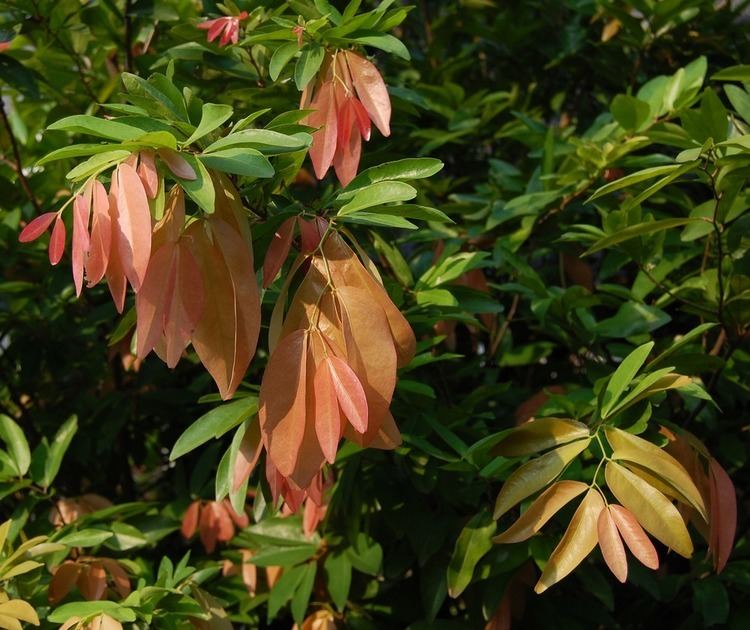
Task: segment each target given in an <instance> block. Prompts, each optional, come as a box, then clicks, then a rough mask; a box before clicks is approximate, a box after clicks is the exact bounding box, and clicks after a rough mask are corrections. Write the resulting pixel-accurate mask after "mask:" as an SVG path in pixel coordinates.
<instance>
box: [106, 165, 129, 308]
mask: <svg viewBox="0 0 750 630" xmlns="http://www.w3.org/2000/svg"><path fill="white" fill-rule="evenodd" d="M117 197H118V194H117V177H115V176H113V177H112V182H111V184H110V187H109V198H108V199H109V223H110V226H111V227H112V235H111V238H110V250H109V260H108V262H107V270H106V273H105V275H106V276H107V285H108V286H109V292H110V293H111V295H112V301H113V302H114V303H115V308H117V312H118V313H122V310H123V308H124V307H125V291H126V290H127V279H126V278H125V271H124V270H123V268H122V263H121V262H120V248H119V241H120V226H119V224H118V222H117V215H118V211H117Z"/></svg>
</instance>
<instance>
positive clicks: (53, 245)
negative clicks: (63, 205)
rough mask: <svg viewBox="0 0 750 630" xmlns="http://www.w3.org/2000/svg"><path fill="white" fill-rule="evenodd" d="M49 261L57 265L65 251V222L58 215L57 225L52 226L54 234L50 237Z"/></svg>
mask: <svg viewBox="0 0 750 630" xmlns="http://www.w3.org/2000/svg"><path fill="white" fill-rule="evenodd" d="M47 251H48V253H49V261H50V264H52V265H56V264H57V263H59V262H60V259H61V258H62V255H63V252H64V251H65V223H63V220H62V217H61V216H60V215H58V216H57V219H56V220H55V227H53V228H52V236H51V237H50V239H49V248H48V250H47Z"/></svg>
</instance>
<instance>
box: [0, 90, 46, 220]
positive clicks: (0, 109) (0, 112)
mask: <svg viewBox="0 0 750 630" xmlns="http://www.w3.org/2000/svg"><path fill="white" fill-rule="evenodd" d="M0 116H1V117H2V119H3V125H4V126H5V130H6V131H7V132H8V138H9V139H10V147H11V150H12V151H13V158H14V159H15V161H16V163H15V169H16V173H18V181H19V182H20V183H21V188H23V190H24V192H25V193H26V196H27V197H28V198H29V201H30V202H31V205H32V206H34V210H36V212H37V214H39V212H41V209H42V208H41V206H40V205H39V202H38V201H37V200H36V197H35V196H34V192H33V191H32V190H31V186H30V185H29V180H27V179H26V175H24V174H23V162H22V161H21V152H20V151H19V150H18V143H17V142H16V137H15V136H14V135H13V129H11V126H10V120H8V116H7V114H6V113H5V102H4V101H3V99H2V97H1V96H0Z"/></svg>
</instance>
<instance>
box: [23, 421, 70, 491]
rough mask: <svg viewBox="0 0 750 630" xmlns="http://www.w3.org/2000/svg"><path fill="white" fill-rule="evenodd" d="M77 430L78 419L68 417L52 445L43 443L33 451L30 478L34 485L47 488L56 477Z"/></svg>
mask: <svg viewBox="0 0 750 630" xmlns="http://www.w3.org/2000/svg"><path fill="white" fill-rule="evenodd" d="M77 430H78V418H77V417H76V416H70V418H68V419H67V420H66V421H65V422H64V423H63V425H62V426H61V427H60V428H59V429H58V430H57V433H56V434H55V437H54V439H53V440H52V444H47V442H46V441H43V442H42V443H41V444H40V445H39V446H37V448H35V449H34V453H33V455H32V457H31V478H32V479H33V480H34V482H35V483H38V484H39V485H40V486H42V487H43V488H49V486H50V484H51V483H52V482H53V481H54V479H55V477H57V473H58V471H59V470H60V464H61V463H62V458H63V456H64V455H65V452H66V451H67V450H68V447H69V446H70V442H71V440H72V439H73V436H74V435H75V433H76V431H77Z"/></svg>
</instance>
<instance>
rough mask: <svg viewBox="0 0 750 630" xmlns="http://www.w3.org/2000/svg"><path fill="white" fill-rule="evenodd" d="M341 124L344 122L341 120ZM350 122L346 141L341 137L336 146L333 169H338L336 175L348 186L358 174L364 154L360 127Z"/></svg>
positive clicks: (342, 183) (343, 184)
mask: <svg viewBox="0 0 750 630" xmlns="http://www.w3.org/2000/svg"><path fill="white" fill-rule="evenodd" d="M339 124H344V123H342V122H341V121H339ZM346 124H349V132H348V133H347V134H345V138H346V141H345V142H344V140H343V138H341V137H340V140H339V143H338V145H337V147H336V153H335V155H334V157H333V169H334V171H336V177H337V178H338V180H339V182H340V183H341V185H342V186H347V185H348V184H349V182H351V181H352V180H353V179H354V177H355V176H356V175H357V169H358V168H359V159H360V156H361V154H362V136H361V135H360V132H359V127H356V126H355V127H353V128H352V126H351V122H347V123H346Z"/></svg>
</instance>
